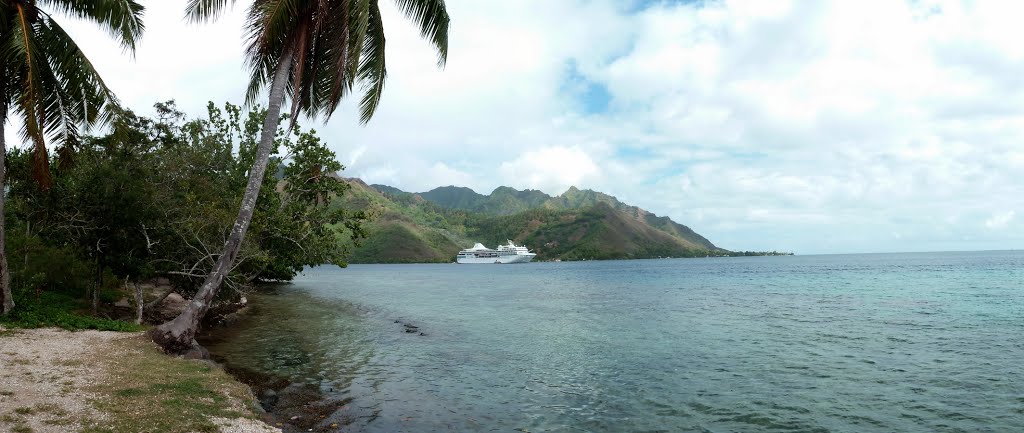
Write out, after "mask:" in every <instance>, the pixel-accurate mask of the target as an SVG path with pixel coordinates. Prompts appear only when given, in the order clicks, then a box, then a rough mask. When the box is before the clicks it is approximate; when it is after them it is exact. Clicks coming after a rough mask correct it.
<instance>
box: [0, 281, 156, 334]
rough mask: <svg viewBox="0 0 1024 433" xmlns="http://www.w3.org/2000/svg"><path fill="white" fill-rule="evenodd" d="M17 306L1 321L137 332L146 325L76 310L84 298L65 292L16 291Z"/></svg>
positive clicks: (19, 325)
mask: <svg viewBox="0 0 1024 433" xmlns="http://www.w3.org/2000/svg"><path fill="white" fill-rule="evenodd" d="M16 296H17V299H18V306H17V307H15V309H14V311H12V312H11V314H10V315H7V316H0V323H2V324H4V325H5V326H9V327H13V328H42V327H50V326H53V327H58V328H63V329H67V330H71V331H78V330H82V329H98V330H101V331H122V332H135V331H141V330H143V329H145V328H143V327H141V326H138V325H135V324H133V323H128V322H122V321H119V320H110V319H103V318H97V317H92V316H88V315H85V314H81V313H77V311H81V310H84V307H85V305H84V302H82V300H81V298H77V299H76V298H72V297H70V296H68V295H67V294H64V293H57V292H42V293H39V294H38V295H33V294H31V293H28V292H24V291H22V292H20V293H17V294H16Z"/></svg>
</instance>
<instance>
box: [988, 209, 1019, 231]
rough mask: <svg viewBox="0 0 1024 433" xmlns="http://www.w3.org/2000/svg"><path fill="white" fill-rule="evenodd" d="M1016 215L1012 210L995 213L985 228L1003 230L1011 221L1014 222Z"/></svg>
mask: <svg viewBox="0 0 1024 433" xmlns="http://www.w3.org/2000/svg"><path fill="white" fill-rule="evenodd" d="M1016 215H1017V213H1016V212H1014V211H1012V210H1011V211H1006V212H997V213H994V214H992V216H991V217H989V218H988V219H987V220H985V227H988V228H990V229H1002V228H1004V227H1006V225H1007V224H1009V223H1010V221H1013V217H1014V216H1016Z"/></svg>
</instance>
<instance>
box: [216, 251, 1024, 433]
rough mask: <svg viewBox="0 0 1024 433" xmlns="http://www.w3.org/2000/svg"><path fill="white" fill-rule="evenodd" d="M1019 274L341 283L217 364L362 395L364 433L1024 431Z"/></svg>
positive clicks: (285, 298) (749, 270) (715, 265)
mask: <svg viewBox="0 0 1024 433" xmlns="http://www.w3.org/2000/svg"><path fill="white" fill-rule="evenodd" d="M1022 265H1024V253H1018V252H991V253H956V254H953V253H949V254H934V255H929V254H919V255H915V254H908V255H864V256H827V257H826V256H808V257H787V258H750V259H729V260H724V259H723V260H717V259H716V260H711V259H706V260H704V259H696V260H656V261H633V262H599V263H597V262H595V263H591V262H587V263H561V264H547V263H538V264H531V265H526V266H506V267H487V266H483V267H464V266H449V265H437V266H434V265H410V266H390V265H380V266H376V265H375V266H352V267H351V268H349V269H346V270H334V269H327V268H324V269H317V270H313V271H310V272H309V273H307V275H305V276H303V277H300V278H298V279H296V281H295V283H294V284H293V285H292V286H289V287H282V288H279V289H278V290H277V291H276V292H274V293H269V294H262V295H256V296H254V297H253V303H254V305H255V307H256V308H255V309H256V310H258V311H257V312H256V314H254V315H252V319H253V320H248V321H243V322H242V323H240V325H239V326H238V327H236V328H233V329H231V330H226V331H223V332H226V333H230V334H231V335H229V336H226V337H224V338H220V339H219V340H218V341H219V342H220V343H219V344H216V345H213V346H212V347H211V350H212V351H214V353H217V354H218V355H222V356H225V357H226V358H229V362H232V363H238V364H246V365H251V366H253V367H254V368H262V369H269V370H273V371H275V372H277V373H279V374H285V375H288V376H290V377H292V378H297V379H300V380H303V381H307V382H310V383H318V384H320V385H321V387H322V388H323V389H325V390H327V391H329V392H333V393H337V394H343V395H345V396H348V397H351V398H353V403H352V405H351V406H352V409H350V410H351V411H353V413H356V414H357V416H355V419H356V421H355V423H354V424H353V425H352V426H351V427H352V428H353V429H355V430H356V431H364V432H385V431H387V432H392V431H395V432H398V431H408V432H433V431H513V430H516V429H518V431H530V432H542V431H589V432H618V431H649V432H656V431H707V432H732V431H744V432H769V431H799V432H807V431H809V432H851V431H856V432H891V431H901V432H933V431H948V432H953V431H965V432H967V431H971V432H973V431H991V432H1012V431H1024V397H1020V395H1021V394H1024V381H1022V379H1021V377H1024V370H1022V367H1021V364H1022V363H1020V362H1019V360H1020V359H1024V321H1021V320H1020V314H1019V313H1020V312H1021V311H1024V291H1022V290H1020V288H1021V286H1020V283H1019V277H1020V276H1024V273H1022V272H1021V271H1020V270H1019V268H1024V266H1022ZM395 320H401V321H403V322H410V323H415V324H416V325H417V326H420V327H421V329H427V334H428V335H427V336H425V337H420V336H418V335H410V334H406V333H404V332H401V330H400V329H399V328H400V327H398V325H395V324H394V321H395Z"/></svg>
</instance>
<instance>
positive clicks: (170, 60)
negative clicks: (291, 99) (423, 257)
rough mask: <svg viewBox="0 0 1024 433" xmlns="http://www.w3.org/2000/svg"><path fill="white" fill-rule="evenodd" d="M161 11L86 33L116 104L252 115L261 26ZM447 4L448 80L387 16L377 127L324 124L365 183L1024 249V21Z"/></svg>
mask: <svg viewBox="0 0 1024 433" xmlns="http://www.w3.org/2000/svg"><path fill="white" fill-rule="evenodd" d="M143 3H144V4H145V5H146V6H147V8H148V13H147V34H146V36H145V40H144V41H143V43H142V44H141V45H140V47H139V52H138V55H137V56H136V58H135V59H134V60H132V59H129V58H127V57H126V56H124V55H123V54H122V53H121V51H120V49H119V48H118V47H117V46H116V44H114V43H112V42H111V41H110V40H109V38H108V37H107V36H106V35H104V34H102V33H99V32H97V31H95V30H92V29H90V28H89V27H87V26H82V25H76V24H71V25H69V26H68V27H69V28H70V31H71V32H72V33H73V34H74V35H75V36H76V37H77V38H79V39H80V40H82V44H83V46H84V48H85V51H86V53H87V54H88V55H89V56H90V58H92V59H93V62H94V63H95V64H96V65H97V68H99V69H100V70H101V72H102V73H104V75H105V76H106V77H107V81H108V83H110V85H111V86H112V87H113V88H114V89H115V91H116V92H117V93H118V94H119V96H120V97H121V98H122V99H123V100H124V101H125V102H126V103H128V104H129V105H130V106H132V107H133V108H135V109H136V110H138V111H140V112H143V113H147V112H151V111H150V109H149V107H150V106H151V105H152V103H153V102H155V101H157V100H164V99H169V98H175V99H177V100H178V101H179V104H180V105H181V106H182V107H184V108H185V109H186V110H187V111H189V112H191V113H193V114H200V113H202V110H203V107H204V106H205V103H206V101H207V100H211V99H212V100H215V101H225V100H230V101H234V102H238V101H240V100H241V96H242V95H243V93H244V91H245V72H244V69H243V64H242V57H241V55H242V44H241V35H242V32H241V26H242V20H241V8H240V7H236V10H235V11H234V12H233V13H232V14H229V15H228V16H226V17H225V18H224V19H222V20H221V21H219V22H218V23H216V24H214V25H207V26H196V25H188V24H185V23H184V22H183V21H182V20H181V19H180V17H181V16H182V14H181V11H180V9H181V8H182V5H181V4H179V2H162V1H155V0H152V1H144V2H143ZM242 3H244V2H242ZM447 4H448V8H449V11H450V13H451V15H452V17H453V24H452V30H451V50H450V53H449V61H448V64H447V66H446V68H445V69H444V70H439V69H437V68H435V57H434V54H433V53H432V52H431V51H430V49H429V47H428V46H427V44H425V43H424V42H423V41H421V40H420V39H419V37H418V35H417V33H416V31H415V30H414V29H413V28H411V27H410V26H409V25H408V24H407V23H406V22H405V19H404V18H403V17H401V16H400V14H398V13H397V11H396V10H395V9H394V7H393V6H390V2H387V1H383V2H382V5H385V14H386V17H385V18H386V21H385V25H386V28H387V33H388V72H389V81H388V84H387V87H386V89H385V92H384V100H383V103H382V105H381V107H380V110H379V112H378V114H377V116H376V117H375V118H374V119H373V121H372V122H371V123H370V124H369V125H366V126H360V125H359V124H358V116H357V114H356V109H355V105H354V104H349V105H347V106H345V107H343V108H342V109H341V110H339V112H338V113H337V114H336V115H335V116H334V117H333V118H332V119H331V120H330V121H329V122H328V123H327V124H326V125H320V124H316V125H315V126H316V128H317V130H318V131H321V133H322V135H324V137H325V139H326V141H327V142H328V143H330V145H331V146H332V148H333V149H334V150H335V151H336V152H337V153H338V155H339V157H340V158H341V160H342V161H343V162H344V163H345V164H346V165H347V166H348V169H347V170H346V172H345V175H347V176H358V177H361V178H364V179H365V180H366V181H368V182H374V183H385V184H390V185H394V186H396V187H399V188H402V189H405V190H410V191H424V190H429V189H431V188H434V187H437V186H443V185H452V184H454V185H463V186H468V187H471V188H473V189H475V190H476V191H478V192H481V193H487V192H489V191H491V190H493V189H494V188H495V187H497V186H499V185H508V186H512V187H515V188H519V189H524V188H534V189H540V190H543V191H545V192H547V193H549V194H559V193H561V192H563V191H564V190H565V189H567V188H568V187H569V186H570V185H575V186H577V187H580V188H590V189H595V190H600V191H604V192H607V193H610V194H613V195H615V196H617V197H619V198H620V199H622V200H623V201H626V202H628V203H632V204H636V205H639V206H641V207H643V208H645V209H648V210H650V211H652V212H654V213H656V214H658V215H668V216H670V217H672V218H673V219H674V220H676V221H678V222H681V223H683V224H687V225H689V226H690V227H692V228H693V229H695V230H696V231H698V232H699V233H701V234H703V235H705V236H706V237H708V238H709V239H711V240H712V241H713V242H715V243H716V244H718V245H720V246H722V247H725V248H730V249H740V250H785V251H795V252H797V253H804V254H810V253H843V252H873V251H929V250H974V249H1012V248H1022V247H1024V223H1022V219H1021V217H1022V215H1021V213H1022V212H1024V180H1022V179H1024V178H1022V177H1021V176H1019V175H1018V173H1021V172H1024V146H1021V143H1022V142H1024V80H1020V77H1021V76H1022V72H1024V44H1021V43H1020V41H1022V40H1024V30H1022V28H1024V27H1021V26H1020V25H1019V22H1018V18H1019V17H1021V16H1024V10H1021V9H1022V8H1024V4H1019V3H1016V2H998V3H997V2H970V1H965V2H953V1H951V2H936V1H929V0H915V1H907V2H903V1H896V0H884V1H883V0H875V1H860V2H850V1H820V2H818V1H815V2H806V1H805V2H789V1H768V0H746V1H704V2H679V1H639V2H621V1H615V0H564V1H558V2H550V1H541V0H520V1H515V2H490V1H478V0H448V1H447ZM12 138H13V137H12Z"/></svg>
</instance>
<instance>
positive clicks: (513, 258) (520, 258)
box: [457, 254, 537, 264]
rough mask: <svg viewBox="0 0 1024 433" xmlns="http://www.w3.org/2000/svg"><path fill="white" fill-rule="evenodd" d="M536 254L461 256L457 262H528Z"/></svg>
mask: <svg viewBox="0 0 1024 433" xmlns="http://www.w3.org/2000/svg"><path fill="white" fill-rule="evenodd" d="M536 256H537V255H536V254H519V255H507V256H498V257H459V258H458V260H457V262H459V263H468V264H484V263H502V264H507V263H527V262H529V261H530V260H533V258H534V257H536Z"/></svg>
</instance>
